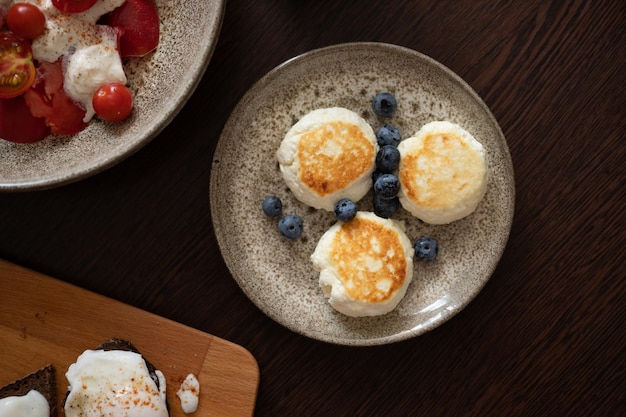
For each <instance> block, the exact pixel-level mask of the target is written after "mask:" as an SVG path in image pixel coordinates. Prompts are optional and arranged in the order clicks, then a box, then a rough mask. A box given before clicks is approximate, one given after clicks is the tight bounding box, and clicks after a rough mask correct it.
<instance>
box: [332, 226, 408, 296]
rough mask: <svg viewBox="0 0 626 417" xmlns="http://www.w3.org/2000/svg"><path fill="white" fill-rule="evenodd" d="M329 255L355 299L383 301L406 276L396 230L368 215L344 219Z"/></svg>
mask: <svg viewBox="0 0 626 417" xmlns="http://www.w3.org/2000/svg"><path fill="white" fill-rule="evenodd" d="M330 256H331V260H332V263H333V264H334V265H335V266H336V268H337V273H338V277H339V279H341V281H342V282H343V284H344V288H345V293H346V294H347V295H348V296H349V297H351V298H352V299H355V300H362V301H364V302H370V303H376V302H381V301H385V300H387V299H389V298H390V297H391V296H392V295H393V293H394V292H395V291H396V290H398V288H400V287H401V286H402V284H403V283H404V280H405V279H406V266H407V264H406V263H407V260H406V257H405V253H404V248H403V247H402V244H401V243H400V240H399V238H398V234H397V232H396V231H394V230H392V229H389V228H388V227H385V226H384V225H382V224H380V223H378V222H376V221H373V220H370V219H361V218H358V217H357V218H355V219H353V220H351V221H349V222H347V223H344V224H343V225H342V226H341V228H340V229H339V230H338V231H337V233H336V235H335V238H334V239H333V241H332V245H331V249H330Z"/></svg>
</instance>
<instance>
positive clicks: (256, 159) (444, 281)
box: [210, 43, 515, 345]
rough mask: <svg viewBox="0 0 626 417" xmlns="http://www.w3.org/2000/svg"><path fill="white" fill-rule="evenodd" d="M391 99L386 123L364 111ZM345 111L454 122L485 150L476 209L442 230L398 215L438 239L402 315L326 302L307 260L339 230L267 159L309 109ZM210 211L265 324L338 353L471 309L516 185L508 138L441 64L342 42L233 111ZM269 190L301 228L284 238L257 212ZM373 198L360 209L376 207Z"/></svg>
mask: <svg viewBox="0 0 626 417" xmlns="http://www.w3.org/2000/svg"><path fill="white" fill-rule="evenodd" d="M381 91H390V92H392V93H393V94H395V96H396V97H397V99H398V103H399V104H398V111H397V113H396V115H394V117H393V118H391V119H386V120H383V119H380V118H378V117H377V116H376V115H375V114H374V113H373V111H372V108H371V101H372V98H373V97H374V96H375V94H376V93H377V92H381ZM331 106H341V107H346V108H348V109H351V110H353V111H356V112H357V113H358V114H360V115H361V116H363V117H364V118H365V119H366V120H367V121H368V122H369V123H370V124H371V125H372V127H373V128H374V130H376V129H378V127H380V126H381V125H382V124H384V123H386V122H389V123H392V124H394V125H396V126H397V127H398V128H399V129H400V130H401V132H402V134H403V138H408V137H409V136H411V135H413V134H414V133H415V132H417V131H418V130H419V128H420V127H421V126H422V125H423V124H425V123H427V122H429V121H433V120H449V121H452V122H455V123H458V124H460V125H461V126H462V127H464V128H465V129H466V130H468V131H469V132H470V133H471V134H472V135H474V137H476V138H477V139H478V140H479V141H480V142H481V143H482V144H483V145H484V147H485V149H486V154H487V163H488V166H489V185H488V189H487V193H486V195H485V198H484V199H483V201H482V202H481V203H480V205H479V206H478V208H477V210H476V211H475V212H474V213H473V214H472V215H470V216H468V217H466V218H465V219H462V220H460V221H457V222H454V223H452V224H449V225H444V226H432V225H428V224H425V223H423V222H421V221H420V220H418V219H417V218H415V217H413V216H411V215H410V214H409V213H408V212H406V211H404V210H403V209H400V211H399V212H398V213H397V214H396V215H395V216H394V218H395V219H398V220H401V221H403V222H404V223H405V225H406V229H407V235H408V237H409V239H410V240H411V241H412V242H415V241H416V240H417V239H418V238H419V237H420V236H422V235H429V236H432V237H434V238H436V239H437V240H438V241H439V246H440V252H439V256H438V259H437V260H436V261H434V262H431V263H423V262H420V261H418V260H416V261H415V268H414V277H413V282H412V283H411V284H410V286H409V288H408V291H407V294H406V296H405V297H404V299H403V300H402V301H401V302H400V304H399V305H398V307H396V309H395V310H393V311H392V312H390V313H388V314H386V315H383V316H378V317H371V318H351V317H347V316H344V315H342V314H341V313H338V312H336V311H335V310H334V309H333V308H332V307H330V305H329V304H328V302H327V301H326V300H325V299H324V296H323V294H322V291H321V289H320V288H319V285H318V274H317V272H316V271H315V270H314V269H313V266H312V263H311V261H310V255H311V253H313V250H314V249H315V246H316V244H317V242H318V240H319V238H320V237H321V236H322V234H323V233H324V232H325V231H326V230H327V229H328V228H329V227H330V226H331V225H332V224H333V223H334V222H335V219H334V217H333V214H332V213H329V212H326V211H324V210H315V209H312V208H310V207H307V206H305V205H304V204H302V203H300V202H299V201H297V200H296V199H295V198H294V197H293V196H292V194H291V193H290V191H289V190H288V188H287V186H286V185H285V184H284V183H283V180H282V178H281V175H280V172H279V170H278V165H277V162H276V157H275V152H276V149H277V148H278V146H279V144H280V142H281V140H282V138H283V136H284V135H285V133H286V132H287V131H288V129H289V128H290V127H291V126H292V125H293V124H294V123H295V122H296V121H297V120H298V119H300V118H301V117H302V116H303V115H305V114H306V113H307V112H309V111H311V110H313V109H316V108H320V107H331ZM211 172H212V174H211V184H210V202H211V215H212V219H213V222H214V227H215V233H216V235H217V239H218V242H219V245H220V248H221V251H222V254H223V257H224V259H225V262H226V264H227V265H228V268H229V269H230V271H231V272H232V275H233V277H234V279H235V280H236V282H237V283H238V284H239V286H240V287H241V288H242V290H243V291H244V293H245V294H246V295H247V296H248V297H249V298H250V299H251V300H252V302H254V303H255V304H256V305H257V306H258V307H259V308H260V309H261V310H262V311H263V312H264V313H266V314H267V315H268V316H269V317H271V318H272V319H274V320H275V321H277V322H278V323H281V324H282V325H284V326H286V327H287V328H289V329H291V330H293V331H295V332H298V333H300V334H303V335H306V336H308V337H311V338H314V339H318V340H322V341H325V342H329V343H336V344H342V345H377V344H385V343H391V342H395V341H399V340H403V339H407V338H410V337H414V336H417V335H420V334H422V333H424V332H426V331H428V330H430V329H433V328H434V327H436V326H439V325H440V324H442V323H444V322H445V321H446V320H448V319H449V318H451V317H452V316H453V315H455V314H456V313H458V312H459V311H460V310H461V309H462V308H463V307H464V306H466V305H467V303H469V302H470V301H471V300H472V299H473V298H474V297H475V296H476V294H477V293H478V292H479V291H480V290H481V288H482V287H483V286H484V285H485V283H486V282H487V281H488V279H489V278H490V276H491V274H492V273H493V270H494V269H495V267H496V265H497V263H498V261H499V259H500V257H501V255H502V252H503V250H504V248H505V246H506V242H507V240H508V236H509V232H510V228H511V223H512V219H513V211H514V200H515V185H514V175H513V166H512V161H511V157H510V154H509V150H508V147H507V144H506V140H505V138H504V136H503V134H502V131H501V129H500V128H499V126H498V124H497V122H496V120H495V118H494V117H493V115H492V114H491V112H490V111H489V109H488V108H487V107H486V105H485V104H484V103H483V101H482V100H481V99H480V98H479V97H478V96H477V94H476V93H475V92H474V91H473V90H472V89H471V88H470V87H469V86H468V85H467V84H466V83H465V82H464V81H463V80H461V79H460V78H459V77H458V76H457V75H455V74H454V73H452V72H451V71H450V70H449V69H447V68H446V67H444V66H443V65H441V64H440V63H438V62H436V61H434V60H432V59H431V58H429V57H427V56H424V55H422V54H420V53H418V52H415V51H413V50H409V49H406V48H403V47H399V46H395V45H389V44H380V43H350V44H341V45H335V46H331V47H327V48H322V49H319V50H315V51H312V52H309V53H306V54H304V55H301V56H298V57H296V58H294V59H291V60H289V61H287V62H285V63H284V64H282V65H280V66H279V67H277V68H275V69H274V70H272V71H270V72H269V73H268V74H267V75H266V76H265V77H263V78H262V79H261V80H259V81H258V82H257V83H256V84H255V85H254V86H253V87H252V88H251V89H250V90H249V91H248V93H247V94H246V95H245V96H244V97H243V98H242V100H241V101H240V102H239V104H238V105H237V107H236V108H235V109H234V111H233V112H232V114H231V116H230V118H229V120H228V122H227V124H226V126H225V127H224V130H223V132H222V135H221V137H220V141H219V144H218V146H217V149H216V152H215V155H214V159H213V162H212V171H211ZM269 194H276V195H278V196H279V197H280V198H281V199H282V201H283V207H284V208H283V212H284V213H285V214H289V213H293V214H297V215H299V216H301V217H302V218H303V221H304V232H303V235H302V236H301V238H300V239H298V240H295V241H287V240H285V239H282V238H281V237H280V236H279V234H278V231H277V226H276V224H277V221H276V220H274V219H269V218H267V217H265V216H264V215H263V212H262V211H261V203H262V201H263V199H264V198H265V197H266V196H267V195H269ZM371 200H372V194H371V191H370V194H368V195H367V196H365V197H364V199H363V200H361V201H360V202H359V209H360V210H369V211H372V204H371Z"/></svg>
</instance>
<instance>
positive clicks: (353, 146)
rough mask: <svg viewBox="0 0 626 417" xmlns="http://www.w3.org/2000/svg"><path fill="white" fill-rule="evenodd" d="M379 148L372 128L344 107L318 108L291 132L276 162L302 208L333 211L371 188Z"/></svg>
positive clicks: (290, 130) (280, 149)
mask: <svg viewBox="0 0 626 417" xmlns="http://www.w3.org/2000/svg"><path fill="white" fill-rule="evenodd" d="M376 152H378V144H377V142H376V135H375V133H374V131H373V129H372V127H371V126H370V125H369V124H368V123H367V122H366V121H365V120H364V119H363V118H362V117H360V116H359V115H358V114H356V113H354V112H353V111H351V110H348V109H344V108H341V107H333V108H326V109H317V110H314V111H312V112H310V113H308V114H306V115H305V116H304V117H303V118H302V119H300V120H299V121H298V122H297V123H296V124H295V125H293V126H292V127H291V129H289V131H288V132H287V134H286V135H285V138H284V139H283V141H282V143H281V145H280V147H279V149H278V151H277V152H276V157H277V159H278V162H279V164H280V170H281V173H282V176H283V179H284V180H285V183H286V184H287V186H288V187H289V189H290V190H291V191H292V192H293V194H294V196H295V197H296V198H297V199H298V200H300V201H302V202H303V203H305V204H307V205H309V206H311V207H314V208H318V209H325V210H328V211H332V210H333V209H334V207H335V204H336V203H337V201H339V200H341V199H342V198H349V199H350V200H352V201H354V202H357V201H358V200H360V199H361V198H362V197H363V196H364V195H365V194H366V193H367V192H368V190H369V189H370V187H371V186H372V179H371V174H372V172H373V171H374V169H375V164H376Z"/></svg>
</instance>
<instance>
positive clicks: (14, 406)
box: [0, 390, 50, 417]
mask: <svg viewBox="0 0 626 417" xmlns="http://www.w3.org/2000/svg"><path fill="white" fill-rule="evenodd" d="M0 417H50V406H49V405H48V400H46V398H45V397H44V396H43V395H41V394H40V393H39V391H36V390H31V391H29V392H28V394H26V395H20V396H12V397H6V398H3V399H1V400H0Z"/></svg>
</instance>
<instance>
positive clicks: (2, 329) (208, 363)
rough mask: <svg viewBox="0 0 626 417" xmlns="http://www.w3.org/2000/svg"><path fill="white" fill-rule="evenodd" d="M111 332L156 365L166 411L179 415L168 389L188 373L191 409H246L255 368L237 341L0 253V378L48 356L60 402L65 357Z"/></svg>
mask: <svg viewBox="0 0 626 417" xmlns="http://www.w3.org/2000/svg"><path fill="white" fill-rule="evenodd" d="M112 337H117V338H121V339H126V340H129V341H130V342H131V343H133V344H134V345H135V346H136V347H137V349H138V350H139V351H140V352H142V354H143V355H144V356H145V357H146V358H148V360H150V361H151V362H152V363H153V364H154V365H155V367H156V368H157V369H160V370H161V371H162V372H163V374H164V375H165V377H166V379H167V399H168V402H169V404H170V415H171V417H182V416H185V414H184V413H183V411H182V409H181V407H180V401H179V400H178V397H177V396H176V391H177V390H178V388H179V387H180V383H181V382H182V381H183V379H184V378H185V377H186V376H187V374H189V373H193V374H195V375H196V377H197V378H198V380H199V381H200V403H199V408H198V411H197V412H196V413H195V414H192V416H193V415H195V416H199V417H200V416H202V417H205V416H228V417H238V416H252V415H253V414H254V405H255V402H256V394H257V389H258V384H259V368H258V365H257V362H256V360H255V359H254V357H253V356H252V355H251V354H250V352H248V351H247V350H246V349H244V348H243V347H241V346H239V345H236V344H234V343H231V342H228V341H226V340H223V339H220V338H218V337H216V336H212V335H210V334H207V333H203V332H201V331H199V330H196V329H193V328H190V327H187V326H184V325H182V324H180V323H176V322H173V321H171V320H168V319H165V318H163V317H159V316H157V315H154V314H151V313H148V312H146V311H143V310H140V309H137V308H135V307H132V306H129V305H127V304H123V303H120V302H118V301H115V300H111V299H109V298H106V297H103V296H101V295H98V294H95V293H92V292H89V291H86V290H84V289H81V288H78V287H76V286H73V285H70V284H67V283H65V282H62V281H59V280H56V279H53V278H50V277H48V276H45V275H42V274H40V273H37V272H34V271H32V270H29V269H26V268H23V267H20V266H17V265H14V264H12V263H8V262H6V261H3V260H0V386H4V385H6V384H8V383H10V382H12V381H13V380H16V379H19V378H21V377H23V376H25V375H27V374H29V373H31V372H33V371H35V370H37V369H39V368H41V367H43V366H45V365H47V364H49V363H52V364H53V365H55V367H56V369H57V375H56V381H57V391H58V398H59V403H60V402H61V400H62V399H63V398H64V396H65V392H66V389H67V380H66V379H65V371H66V370H67V368H68V367H69V365H71V364H72V363H73V362H75V360H76V358H77V357H78V355H80V354H81V353H82V352H83V351H84V350H86V349H93V348H95V347H96V346H98V345H99V344H100V343H102V342H103V341H105V340H106V339H109V338H112ZM58 407H59V411H61V408H62V407H61V405H60V404H59V405H58ZM59 415H60V416H62V415H63V414H62V413H59Z"/></svg>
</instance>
